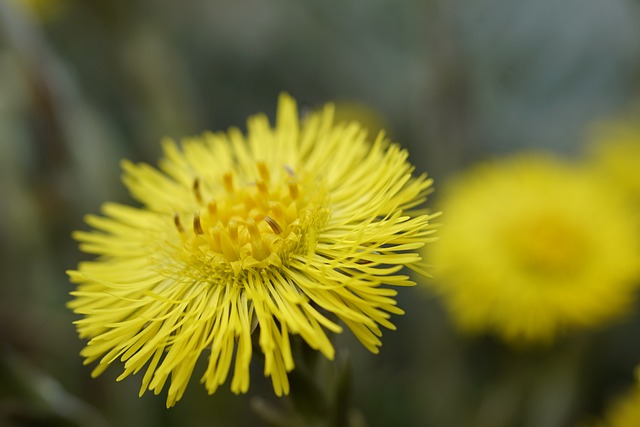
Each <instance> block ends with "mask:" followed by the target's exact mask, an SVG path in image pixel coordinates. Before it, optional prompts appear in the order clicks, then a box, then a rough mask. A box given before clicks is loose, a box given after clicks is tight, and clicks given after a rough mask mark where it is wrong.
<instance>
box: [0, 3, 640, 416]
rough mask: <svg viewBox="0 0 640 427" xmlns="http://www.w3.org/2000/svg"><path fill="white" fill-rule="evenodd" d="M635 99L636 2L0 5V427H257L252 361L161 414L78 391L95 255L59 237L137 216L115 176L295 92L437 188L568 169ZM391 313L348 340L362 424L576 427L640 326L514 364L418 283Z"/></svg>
mask: <svg viewBox="0 0 640 427" xmlns="http://www.w3.org/2000/svg"><path fill="white" fill-rule="evenodd" d="M639 83H640V2H638V1H635V0H581V1H578V0H540V1H536V2H531V1H525V0H477V1H460V2H455V1H448V0H405V1H395V2H394V1H383V0H343V1H339V0H324V1H319V0H314V1H294V0H239V1H231V0H221V1H208V0H187V1H183V2H176V1H169V0H156V1H150V0H129V1H125V0H89V1H87V0H85V1H82V0H48V1H47V0H39V1H35V0H34V1H26V0H24V1H21V0H0V245H1V258H0V426H5V425H6V426H49V425H51V426H136V427H144V426H240V425H260V424H259V420H258V419H257V418H256V417H255V416H254V415H253V413H252V412H251V410H250V404H249V402H250V400H251V398H252V397H253V396H259V395H262V396H266V397H268V398H269V399H273V398H272V397H271V395H272V392H271V391H270V385H269V383H268V382H267V381H266V380H265V379H264V378H262V375H261V369H260V367H259V366H257V365H256V366H255V372H253V374H252V386H251V389H250V392H249V394H248V395H247V396H234V395H232V394H231V393H229V392H228V391H227V390H226V389H225V387H223V388H222V389H221V390H220V391H218V392H217V393H216V394H215V395H213V396H207V395H206V392H205V390H204V387H202V386H200V385H198V384H197V379H198V378H197V376H196V378H193V379H192V382H193V384H192V385H191V386H190V387H189V388H188V390H187V393H186V395H185V397H184V398H183V399H182V401H181V402H179V403H178V405H177V406H176V407H175V408H173V409H171V410H166V409H164V399H165V397H164V396H162V395H161V396H158V397H156V396H153V395H152V394H147V395H145V396H144V397H143V398H140V399H138V398H137V392H138V387H139V383H140V378H139V377H138V376H134V377H130V378H127V379H126V380H124V381H123V382H122V383H116V382H115V377H116V376H117V375H118V373H119V372H118V369H117V367H113V368H111V369H109V370H108V371H107V372H106V373H105V374H104V375H103V376H101V377H100V378H97V379H91V378H90V371H91V367H87V366H83V365H82V360H81V358H80V356H79V355H78V352H79V350H80V349H81V347H82V345H83V343H82V342H81V341H80V340H78V339H77V336H76V334H75V331H74V327H73V325H72V324H71V322H72V321H73V319H74V318H75V317H74V316H73V315H72V314H71V313H70V312H69V311H68V310H67V309H66V308H65V305H64V304H65V302H66V301H67V300H68V299H69V296H68V293H69V291H71V290H72V286H71V285H70V284H69V282H68V280H67V277H66V275H65V273H64V271H65V270H66V269H69V268H74V267H75V266H76V265H77V262H78V261H79V260H81V259H86V258H87V256H86V255H84V254H81V253H79V251H78V249H77V245H76V243H75V242H73V241H72V240H71V237H70V233H71V231H72V230H75V229H82V228H86V227H85V225H84V224H83V221H82V218H83V215H84V214H86V213H96V212H98V210H99V207H100V205H101V203H102V202H103V201H106V200H113V201H119V202H124V203H130V202H131V200H130V198H129V197H128V195H127V194H126V191H125V190H124V188H123V186H122V185H121V183H120V181H119V174H120V169H119V160H120V159H121V158H129V159H131V160H134V161H145V162H148V163H152V164H155V162H156V160H157V159H158V157H159V156H160V144H159V141H160V139H161V138H162V137H164V136H171V137H175V138H179V137H181V136H185V135H194V134H199V133H200V132H202V131H203V130H207V129H211V130H225V129H227V128H228V127H229V126H239V127H241V128H243V127H244V123H245V119H246V117H247V116H248V115H250V114H253V113H256V112H266V113H267V114H268V115H269V116H271V117H273V115H274V112H275V107H276V100H277V96H278V94H279V93H280V92H281V91H287V92H289V93H291V94H292V95H293V96H294V97H295V98H296V99H297V100H298V102H299V104H300V105H301V106H302V107H303V108H314V107H316V106H318V105H321V104H323V103H324V102H327V101H335V102H337V103H338V106H339V111H340V112H341V113H343V114H344V115H345V116H349V115H353V116H354V117H355V116H358V114H361V113H359V110H357V109H355V110H354V108H353V105H354V104H355V105H359V106H360V107H359V108H362V106H366V108H367V109H368V113H367V114H368V116H367V117H365V119H363V120H371V123H372V124H371V126H372V127H376V126H380V127H384V128H386V129H387V131H388V133H389V135H390V136H391V138H392V139H393V140H395V141H398V142H400V143H401V144H402V145H403V146H405V147H407V148H408V149H409V150H410V153H411V160H412V162H413V163H414V164H415V165H416V167H417V170H418V171H420V172H422V171H428V173H429V174H430V175H431V176H433V177H434V178H435V179H436V188H438V187H439V186H440V185H442V183H444V182H446V180H447V177H449V176H451V175H452V174H453V173H455V172H457V171H460V170H462V169H463V168H465V167H466V166H467V165H470V164H472V163H473V162H475V161H477V160H481V159H485V158H489V157H492V156H496V155H502V154H507V153H513V152H518V151H521V150H523V149H532V148H535V149H538V148H541V149H547V150H552V151H555V152H557V153H560V154H562V155H567V156H572V155H575V154H576V153H579V152H580V151H581V150H582V147H583V145H584V142H585V135H586V131H587V130H588V128H589V126H590V124H591V123H592V122H594V121H597V120H600V119H603V118H607V117H612V116H615V115H617V114H619V113H621V112H624V111H626V110H627V109H628V108H630V107H632V106H634V105H635V103H636V101H637V100H638V95H639V90H640V85H639ZM358 117H359V116H358ZM434 200H437V192H436V194H435V195H434V197H433V198H432V200H431V202H430V203H431V204H433V202H434ZM399 300H400V305H401V307H403V308H404V309H405V310H406V312H407V314H406V315H405V316H402V317H396V318H395V319H394V322H395V323H396V325H397V326H398V330H397V331H395V332H391V331H388V332H386V333H385V336H384V337H383V342H384V345H383V347H382V351H381V354H380V355H378V356H374V355H371V354H369V353H368V352H367V351H366V350H365V349H364V348H363V347H362V346H361V345H360V344H359V343H357V342H355V340H354V339H353V338H352V337H350V336H348V335H347V334H345V336H344V337H340V341H343V342H344V343H345V346H346V347H347V348H348V349H349V352H350V354H351V358H352V360H353V365H354V383H353V390H354V405H355V406H356V407H357V408H359V409H360V411H361V412H362V413H363V415H364V418H365V420H366V421H367V425H369V426H432V427H457V426H465V427H470V426H482V427H507V426H527V427H534V426H535V427H554V426H570V425H574V423H576V422H578V421H580V420H582V419H583V418H584V417H590V416H596V415H598V414H599V413H600V412H601V411H602V410H603V408H604V406H605V405H606V404H607V402H608V400H609V399H610V398H611V397H613V396H615V395H616V393H618V392H620V391H623V390H625V389H626V388H627V387H628V386H630V385H631V384H632V381H633V369H634V366H635V365H636V363H637V362H640V319H638V317H637V315H634V316H631V317H630V318H627V319H624V320H623V321H620V322H618V323H617V324H615V325H613V326H610V327H608V328H606V329H602V330H600V331H596V332H589V333H580V334H574V335H571V336H568V337H566V339H564V340H561V341H559V342H558V343H557V344H555V345H553V346H551V347H549V348H543V349H537V350H534V351H516V350H513V349H510V348H507V347H505V346H504V345H502V344H500V343H499V342H497V341H495V340H494V339H492V338H487V337H476V338H470V337H463V336H460V335H458V334H456V332H455V331H454V330H453V328H452V326H451V324H450V322H449V320H448V319H447V317H446V314H445V313H444V311H443V309H442V308H441V305H440V303H439V302H438V301H437V300H436V299H434V298H433V297H432V295H431V294H430V293H429V292H428V291H425V290H424V289H421V287H416V288H411V289H402V292H401V293H400V295H399Z"/></svg>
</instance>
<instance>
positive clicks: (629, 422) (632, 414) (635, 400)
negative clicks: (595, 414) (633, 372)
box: [585, 388, 640, 427]
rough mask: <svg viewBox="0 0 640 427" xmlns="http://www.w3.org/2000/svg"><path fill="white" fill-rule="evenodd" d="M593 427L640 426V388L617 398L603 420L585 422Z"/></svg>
mask: <svg viewBox="0 0 640 427" xmlns="http://www.w3.org/2000/svg"><path fill="white" fill-rule="evenodd" d="M586 425H588V426H591V427H638V426H640V389H638V388H634V389H633V390H631V391H630V392H628V393H626V394H625V395H623V396H622V397H621V398H619V399H618V400H616V401H615V402H614V403H613V405H611V407H610V408H609V409H608V410H607V412H606V414H605V417H604V420H602V421H601V422H595V423H589V424H585V426H586Z"/></svg>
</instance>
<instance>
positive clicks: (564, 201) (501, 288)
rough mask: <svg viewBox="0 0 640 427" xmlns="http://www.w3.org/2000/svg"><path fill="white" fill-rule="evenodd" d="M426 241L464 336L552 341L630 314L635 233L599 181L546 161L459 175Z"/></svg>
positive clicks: (523, 160)
mask: <svg viewBox="0 0 640 427" xmlns="http://www.w3.org/2000/svg"><path fill="white" fill-rule="evenodd" d="M440 208H441V209H442V210H443V211H444V212H445V215H446V220H445V221H444V223H443V226H442V228H441V230H440V231H439V236H440V240H439V241H438V242H436V243H435V244H433V245H430V248H429V249H427V250H428V251H429V250H430V256H431V257H432V259H430V261H431V262H433V264H434V265H435V268H436V270H435V271H436V273H435V276H436V280H435V282H436V283H435V284H434V285H435V286H436V289H437V290H438V291H439V292H440V293H441V294H442V296H443V297H444V300H445V303H446V305H447V306H448V308H449V310H450V312H451V314H452V316H453V318H454V320H455V321H456V322H457V324H458V325H459V326H460V327H461V328H462V329H464V330H468V331H473V332H477V331H482V330H489V331H491V332H494V333H497V334H499V335H500V336H501V337H502V338H503V339H505V340H507V341H510V342H514V343H517V342H525V343H526V342H532V341H550V340H552V339H553V338H554V337H555V336H556V334H557V333H558V332H559V331H560V330H562V329H565V328H566V327H587V326H594V325H597V324H600V323H601V322H603V321H605V320H606V319H608V318H611V317H614V316H616V315H619V314H621V313H623V312H624V310H625V308H627V306H628V305H629V304H630V302H631V301H632V296H633V295H632V294H633V291H634V290H635V279H636V277H637V272H638V243H637V230H636V227H635V226H634V221H633V220H632V218H631V216H630V214H629V213H628V212H627V211H626V210H625V209H624V206H623V205H621V203H620V201H619V198H618V197H617V196H616V195H615V194H613V193H612V192H611V190H610V189H609V188H608V187H606V186H604V185H602V184H601V183H600V182H599V181H598V180H597V179H595V177H594V175H592V174H591V173H589V172H588V171H586V170H579V169H578V168H577V167H572V166H570V165H568V164H564V163H562V162H561V161H559V160H555V159H553V158H551V157H545V156H543V155H532V156H521V157H516V158H512V159H508V160H503V161H496V162H493V163H487V164H484V165H481V166H479V167H477V168H476V169H474V170H471V171H469V172H468V173H466V174H464V175H463V176H461V177H459V178H458V180H457V181H455V182H454V183H453V184H452V185H451V186H450V187H449V188H448V192H447V189H445V196H444V199H443V200H442V203H441V205H440Z"/></svg>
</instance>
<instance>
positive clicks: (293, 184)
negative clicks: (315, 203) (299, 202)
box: [287, 179, 298, 200]
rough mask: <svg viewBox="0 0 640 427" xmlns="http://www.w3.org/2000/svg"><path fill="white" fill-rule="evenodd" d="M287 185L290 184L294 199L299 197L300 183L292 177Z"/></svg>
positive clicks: (291, 194)
mask: <svg viewBox="0 0 640 427" xmlns="http://www.w3.org/2000/svg"><path fill="white" fill-rule="evenodd" d="M287 185H288V186H289V195H290V196H291V198H292V199H294V200H295V199H297V198H298V184H297V183H296V182H295V181H294V180H293V179H290V180H289V181H288V182H287Z"/></svg>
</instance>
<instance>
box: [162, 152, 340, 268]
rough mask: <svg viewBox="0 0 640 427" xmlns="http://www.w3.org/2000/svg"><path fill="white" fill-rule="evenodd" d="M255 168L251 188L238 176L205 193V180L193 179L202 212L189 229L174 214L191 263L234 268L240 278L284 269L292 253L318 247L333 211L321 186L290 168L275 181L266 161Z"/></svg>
mask: <svg viewBox="0 0 640 427" xmlns="http://www.w3.org/2000/svg"><path fill="white" fill-rule="evenodd" d="M256 166H257V171H258V174H257V175H258V177H257V179H256V180H255V182H251V183H248V184H246V183H241V182H239V181H240V180H239V179H238V176H237V174H236V173H234V172H227V173H225V174H224V175H223V176H222V182H221V184H222V185H217V186H213V187H214V188H217V191H206V190H207V189H205V188H203V187H204V186H203V182H202V181H201V180H200V179H196V180H195V181H194V184H193V192H194V195H195V198H196V200H197V202H198V204H199V205H200V206H201V208H200V209H199V211H197V212H195V213H194V214H193V215H192V216H191V218H189V222H188V223H189V225H190V227H187V226H184V225H183V224H186V222H183V219H185V218H186V216H181V215H179V214H176V215H175V216H174V223H175V226H176V229H177V230H178V232H179V234H180V236H181V237H182V240H183V242H184V248H185V254H186V255H187V256H188V257H189V264H188V265H194V262H195V265H200V266H201V268H205V269H207V270H210V269H213V270H220V269H222V270H231V271H233V274H234V275H236V276H237V275H239V274H241V273H242V272H243V270H248V269H262V268H268V267H272V266H276V267H280V266H282V265H283V263H286V262H287V260H288V257H289V255H290V254H291V253H301V252H304V251H306V250H308V247H309V245H311V244H315V236H317V232H318V229H319V228H320V227H321V226H322V225H324V223H325V221H326V219H327V213H328V211H327V209H326V208H325V207H324V203H323V202H324V201H325V197H323V194H324V193H323V191H322V186H321V185H319V183H311V182H305V181H304V180H302V179H300V178H299V177H297V176H296V175H295V173H294V172H293V171H292V170H291V169H290V168H287V167H284V168H283V169H282V170H281V171H277V172H278V173H277V174H274V175H275V176H273V177H272V176H271V173H270V171H269V169H268V167H267V165H266V164H265V163H264V162H257V164H256ZM208 194H212V195H213V194H215V196H214V197H206V195H208ZM218 273H220V271H218Z"/></svg>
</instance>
